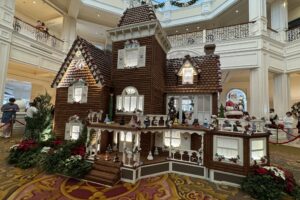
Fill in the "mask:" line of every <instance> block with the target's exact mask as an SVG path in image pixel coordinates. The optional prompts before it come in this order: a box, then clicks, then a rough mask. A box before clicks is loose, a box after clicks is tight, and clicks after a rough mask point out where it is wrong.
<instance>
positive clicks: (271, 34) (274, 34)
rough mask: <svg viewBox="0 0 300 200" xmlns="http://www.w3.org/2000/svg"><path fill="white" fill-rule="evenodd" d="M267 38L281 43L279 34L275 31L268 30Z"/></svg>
mask: <svg viewBox="0 0 300 200" xmlns="http://www.w3.org/2000/svg"><path fill="white" fill-rule="evenodd" d="M268 36H269V37H270V38H272V39H273V40H277V41H281V36H280V33H278V32H277V31H275V30H273V29H270V28H268Z"/></svg>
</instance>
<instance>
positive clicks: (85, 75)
mask: <svg viewBox="0 0 300 200" xmlns="http://www.w3.org/2000/svg"><path fill="white" fill-rule="evenodd" d="M78 50H79V51H80V52H81V56H82V58H83V59H84V61H85V64H86V65H85V66H84V67H82V68H81V69H78V68H76V67H75V66H74V65H72V61H73V59H74V57H75V54H76V52H77V51H78ZM110 76H111V55H110V53H108V52H105V51H103V50H101V49H99V48H97V47H95V46H94V45H93V44H91V43H89V42H87V41H86V40H84V39H83V38H80V37H77V39H76V40H75V41H74V43H73V45H72V47H71V49H70V51H69V53H68V55H67V57H66V58H65V60H64V62H63V64H62V66H61V68H60V70H59V71H58V73H57V75H56V77H55V79H54V80H53V83H52V85H51V86H52V87H69V86H70V85H71V84H72V83H73V82H74V81H75V80H77V79H83V80H85V82H86V84H88V85H93V84H101V85H106V86H110V84H111V80H110Z"/></svg>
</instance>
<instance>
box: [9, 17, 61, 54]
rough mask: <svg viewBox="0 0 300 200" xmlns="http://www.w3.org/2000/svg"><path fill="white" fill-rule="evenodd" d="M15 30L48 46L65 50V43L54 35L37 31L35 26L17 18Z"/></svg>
mask: <svg viewBox="0 0 300 200" xmlns="http://www.w3.org/2000/svg"><path fill="white" fill-rule="evenodd" d="M13 28H14V31H16V32H18V33H20V34H22V35H25V36H27V37H29V38H31V39H33V40H36V41H38V42H41V43H43V44H46V45H47V46H50V47H53V48H55V49H58V50H62V49H63V44H64V41H62V40H60V39H58V38H57V37H55V36H54V35H51V34H49V33H48V32H45V31H41V30H39V29H37V28H36V27H34V26H33V25H31V24H29V23H27V22H24V21H22V20H21V19H19V18H17V17H15V18H14V23H13Z"/></svg>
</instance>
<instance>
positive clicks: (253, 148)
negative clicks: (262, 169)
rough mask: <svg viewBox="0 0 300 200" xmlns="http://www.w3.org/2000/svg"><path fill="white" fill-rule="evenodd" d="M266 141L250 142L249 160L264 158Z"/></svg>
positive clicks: (260, 139) (256, 140)
mask: <svg viewBox="0 0 300 200" xmlns="http://www.w3.org/2000/svg"><path fill="white" fill-rule="evenodd" d="M266 145H267V144H266V139H265V138H259V139H251V140H250V158H251V159H252V160H260V159H261V158H263V157H264V156H266Z"/></svg>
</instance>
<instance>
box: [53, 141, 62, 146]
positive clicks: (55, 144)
mask: <svg viewBox="0 0 300 200" xmlns="http://www.w3.org/2000/svg"><path fill="white" fill-rule="evenodd" d="M62 143H63V141H61V140H54V141H53V145H54V146H58V145H61V144H62Z"/></svg>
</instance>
